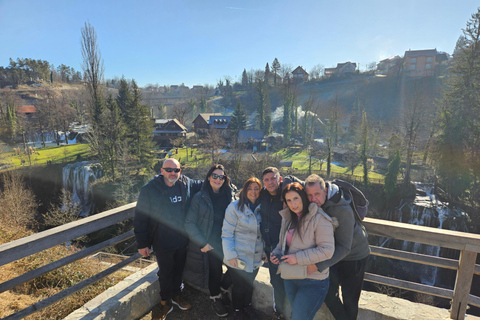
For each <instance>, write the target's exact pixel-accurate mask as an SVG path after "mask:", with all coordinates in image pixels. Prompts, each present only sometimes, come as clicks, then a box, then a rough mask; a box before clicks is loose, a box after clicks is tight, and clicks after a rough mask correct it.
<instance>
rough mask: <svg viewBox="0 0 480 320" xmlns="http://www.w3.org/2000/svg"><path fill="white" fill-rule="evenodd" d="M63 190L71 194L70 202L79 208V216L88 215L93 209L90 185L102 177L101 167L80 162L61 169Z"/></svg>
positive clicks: (94, 163)
mask: <svg viewBox="0 0 480 320" xmlns="http://www.w3.org/2000/svg"><path fill="white" fill-rule="evenodd" d="M62 173H63V189H64V190H65V191H67V192H71V194H72V197H71V201H72V202H73V203H76V204H78V205H79V207H80V208H81V213H80V216H82V217H86V216H88V215H90V214H91V213H92V211H93V208H94V202H93V192H92V189H91V188H90V185H91V184H92V182H94V181H95V180H97V179H99V178H101V177H102V167H101V166H100V164H99V163H97V162H92V161H82V162H76V163H72V164H67V165H66V166H65V167H63V172H62Z"/></svg>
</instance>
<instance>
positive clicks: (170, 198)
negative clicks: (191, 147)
mask: <svg viewBox="0 0 480 320" xmlns="http://www.w3.org/2000/svg"><path fill="white" fill-rule="evenodd" d="M181 171H182V169H181V168H180V163H179V162H178V161H177V160H176V159H173V158H170V159H167V160H165V161H164V163H163V166H162V168H161V174H160V175H157V176H155V177H154V178H153V179H152V180H150V181H149V182H148V183H147V184H146V185H144V186H143V187H142V189H141V190H140V195H139V196H138V201H137V207H136V209H135V219H134V231H135V237H136V241H137V247H138V252H139V253H140V254H141V255H142V256H144V257H148V256H149V255H150V249H149V248H150V246H153V251H154V253H155V256H156V258H157V262H158V266H159V268H158V269H159V270H158V273H157V275H158V280H159V283H160V297H161V302H160V305H159V306H157V307H155V308H154V309H153V312H152V319H155V320H156V319H161V320H164V319H166V318H167V314H168V313H170V312H171V311H172V310H173V304H174V305H176V306H178V307H179V308H180V309H181V310H188V309H190V308H191V305H190V304H189V303H188V302H186V301H184V300H183V299H182V298H181V293H182V288H183V283H182V274H183V269H184V267H185V260H186V257H187V246H188V235H187V234H186V232H185V228H184V223H185V215H186V212H187V209H188V206H189V204H190V200H191V198H192V197H193V195H194V194H195V193H196V192H198V191H200V189H201V187H202V184H203V182H202V181H201V180H192V179H189V178H188V177H186V176H184V175H182V174H181Z"/></svg>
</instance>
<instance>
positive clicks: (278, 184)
mask: <svg viewBox="0 0 480 320" xmlns="http://www.w3.org/2000/svg"><path fill="white" fill-rule="evenodd" d="M262 177H263V178H262V179H263V189H262V190H261V191H260V215H261V216H262V222H261V223H260V230H261V231H262V237H263V241H264V243H265V254H266V255H267V257H269V259H270V253H271V252H272V251H273V249H275V247H276V246H277V244H278V239H279V233H280V227H281V225H282V217H281V216H280V214H279V213H278V212H279V211H280V210H282V209H283V201H282V197H281V194H282V189H283V187H284V186H286V185H287V184H289V183H292V182H299V183H301V184H303V182H302V181H300V180H299V179H297V178H296V177H294V176H287V177H285V179H283V178H282V177H281V176H280V172H279V171H278V169H277V168H275V167H268V168H265V170H263V172H262ZM268 270H269V273H270V283H271V284H272V287H273V309H274V310H273V312H274V314H273V319H283V317H284V316H283V314H284V313H285V287H284V285H283V279H282V278H281V277H280V275H279V274H277V270H278V265H275V264H273V263H269V264H268Z"/></svg>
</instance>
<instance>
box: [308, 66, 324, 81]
mask: <svg viewBox="0 0 480 320" xmlns="http://www.w3.org/2000/svg"><path fill="white" fill-rule="evenodd" d="M324 68H325V67H324V65H323V64H316V65H314V66H313V67H312V69H311V70H310V79H312V80H318V79H320V77H321V76H322V74H323V69H324Z"/></svg>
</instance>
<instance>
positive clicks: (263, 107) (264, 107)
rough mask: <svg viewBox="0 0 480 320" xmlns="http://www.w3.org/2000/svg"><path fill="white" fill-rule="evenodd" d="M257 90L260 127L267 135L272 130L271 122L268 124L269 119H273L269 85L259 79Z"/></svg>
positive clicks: (256, 85)
mask: <svg viewBox="0 0 480 320" xmlns="http://www.w3.org/2000/svg"><path fill="white" fill-rule="evenodd" d="M255 89H256V92H257V110H258V111H257V112H258V125H259V128H260V130H263V131H264V133H267V132H270V129H271V128H270V126H271V120H269V121H268V123H267V117H269V118H270V119H271V115H270V114H271V106H270V94H269V92H268V87H267V84H266V83H265V81H262V80H260V79H257V81H256V84H255Z"/></svg>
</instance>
